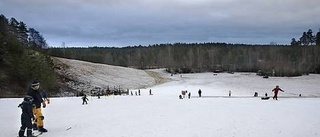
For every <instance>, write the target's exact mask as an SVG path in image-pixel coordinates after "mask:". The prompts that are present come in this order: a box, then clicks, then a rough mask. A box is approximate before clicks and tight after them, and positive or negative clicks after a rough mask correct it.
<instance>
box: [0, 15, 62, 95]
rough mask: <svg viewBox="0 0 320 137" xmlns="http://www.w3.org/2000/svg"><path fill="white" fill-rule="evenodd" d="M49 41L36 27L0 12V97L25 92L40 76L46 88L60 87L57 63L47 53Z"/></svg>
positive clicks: (44, 88)
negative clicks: (54, 64) (56, 72)
mask: <svg viewBox="0 0 320 137" xmlns="http://www.w3.org/2000/svg"><path fill="white" fill-rule="evenodd" d="M46 48H47V44H46V41H45V39H44V38H43V36H42V35H41V34H40V33H39V32H38V31H37V30H36V29H34V28H27V25H26V24H25V23H24V22H22V21H17V20H16V19H15V18H10V19H8V18H6V17H5V16H4V15H0V97H4V96H19V95H25V92H26V90H27V87H28V85H29V84H30V83H31V82H32V81H33V80H37V81H39V82H40V83H41V87H42V88H43V90H47V91H48V92H51V91H54V90H56V88H57V87H56V85H55V84H56V80H55V73H54V71H53V63H52V60H51V58H50V56H48V55H47V54H46V53H45V50H44V49H46Z"/></svg>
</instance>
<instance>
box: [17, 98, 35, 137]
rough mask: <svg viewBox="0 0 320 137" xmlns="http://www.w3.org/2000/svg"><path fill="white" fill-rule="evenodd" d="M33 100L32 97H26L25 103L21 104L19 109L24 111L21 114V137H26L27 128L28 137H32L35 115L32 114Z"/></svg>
mask: <svg viewBox="0 0 320 137" xmlns="http://www.w3.org/2000/svg"><path fill="white" fill-rule="evenodd" d="M32 100H33V98H32V97H31V96H26V97H24V99H23V102H22V103H21V104H19V106H18V107H20V108H21V109H22V114H21V127H20V130H19V133H18V134H19V137H25V136H24V132H25V130H26V128H27V137H32V119H34V115H33V113H32Z"/></svg>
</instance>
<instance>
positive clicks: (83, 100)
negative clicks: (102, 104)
mask: <svg viewBox="0 0 320 137" xmlns="http://www.w3.org/2000/svg"><path fill="white" fill-rule="evenodd" d="M87 101H89V99H88V98H87V95H86V94H84V96H83V97H82V105H84V103H86V104H88V102H87Z"/></svg>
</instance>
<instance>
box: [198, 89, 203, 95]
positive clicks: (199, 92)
mask: <svg viewBox="0 0 320 137" xmlns="http://www.w3.org/2000/svg"><path fill="white" fill-rule="evenodd" d="M201 93H202V91H201V89H199V91H198V94H199V97H201Z"/></svg>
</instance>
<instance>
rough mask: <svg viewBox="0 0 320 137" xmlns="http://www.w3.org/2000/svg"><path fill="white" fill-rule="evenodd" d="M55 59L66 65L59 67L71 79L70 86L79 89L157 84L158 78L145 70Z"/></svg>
mask: <svg viewBox="0 0 320 137" xmlns="http://www.w3.org/2000/svg"><path fill="white" fill-rule="evenodd" d="M55 59H56V62H57V63H56V64H58V65H60V66H64V67H63V69H58V72H59V73H60V74H62V75H64V76H66V77H67V78H68V79H70V80H71V81H67V84H68V86H69V87H70V88H72V89H75V90H77V91H82V90H83V91H90V90H91V89H93V88H95V87H100V88H102V89H106V88H107V87H109V88H114V87H115V88H119V87H120V88H121V89H139V88H146V87H150V86H153V85H155V84H156V78H154V77H152V76H150V75H148V73H146V71H144V70H138V69H133V68H126V67H119V66H111V65H106V64H97V63H90V62H85V61H79V60H72V59H64V58H55Z"/></svg>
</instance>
